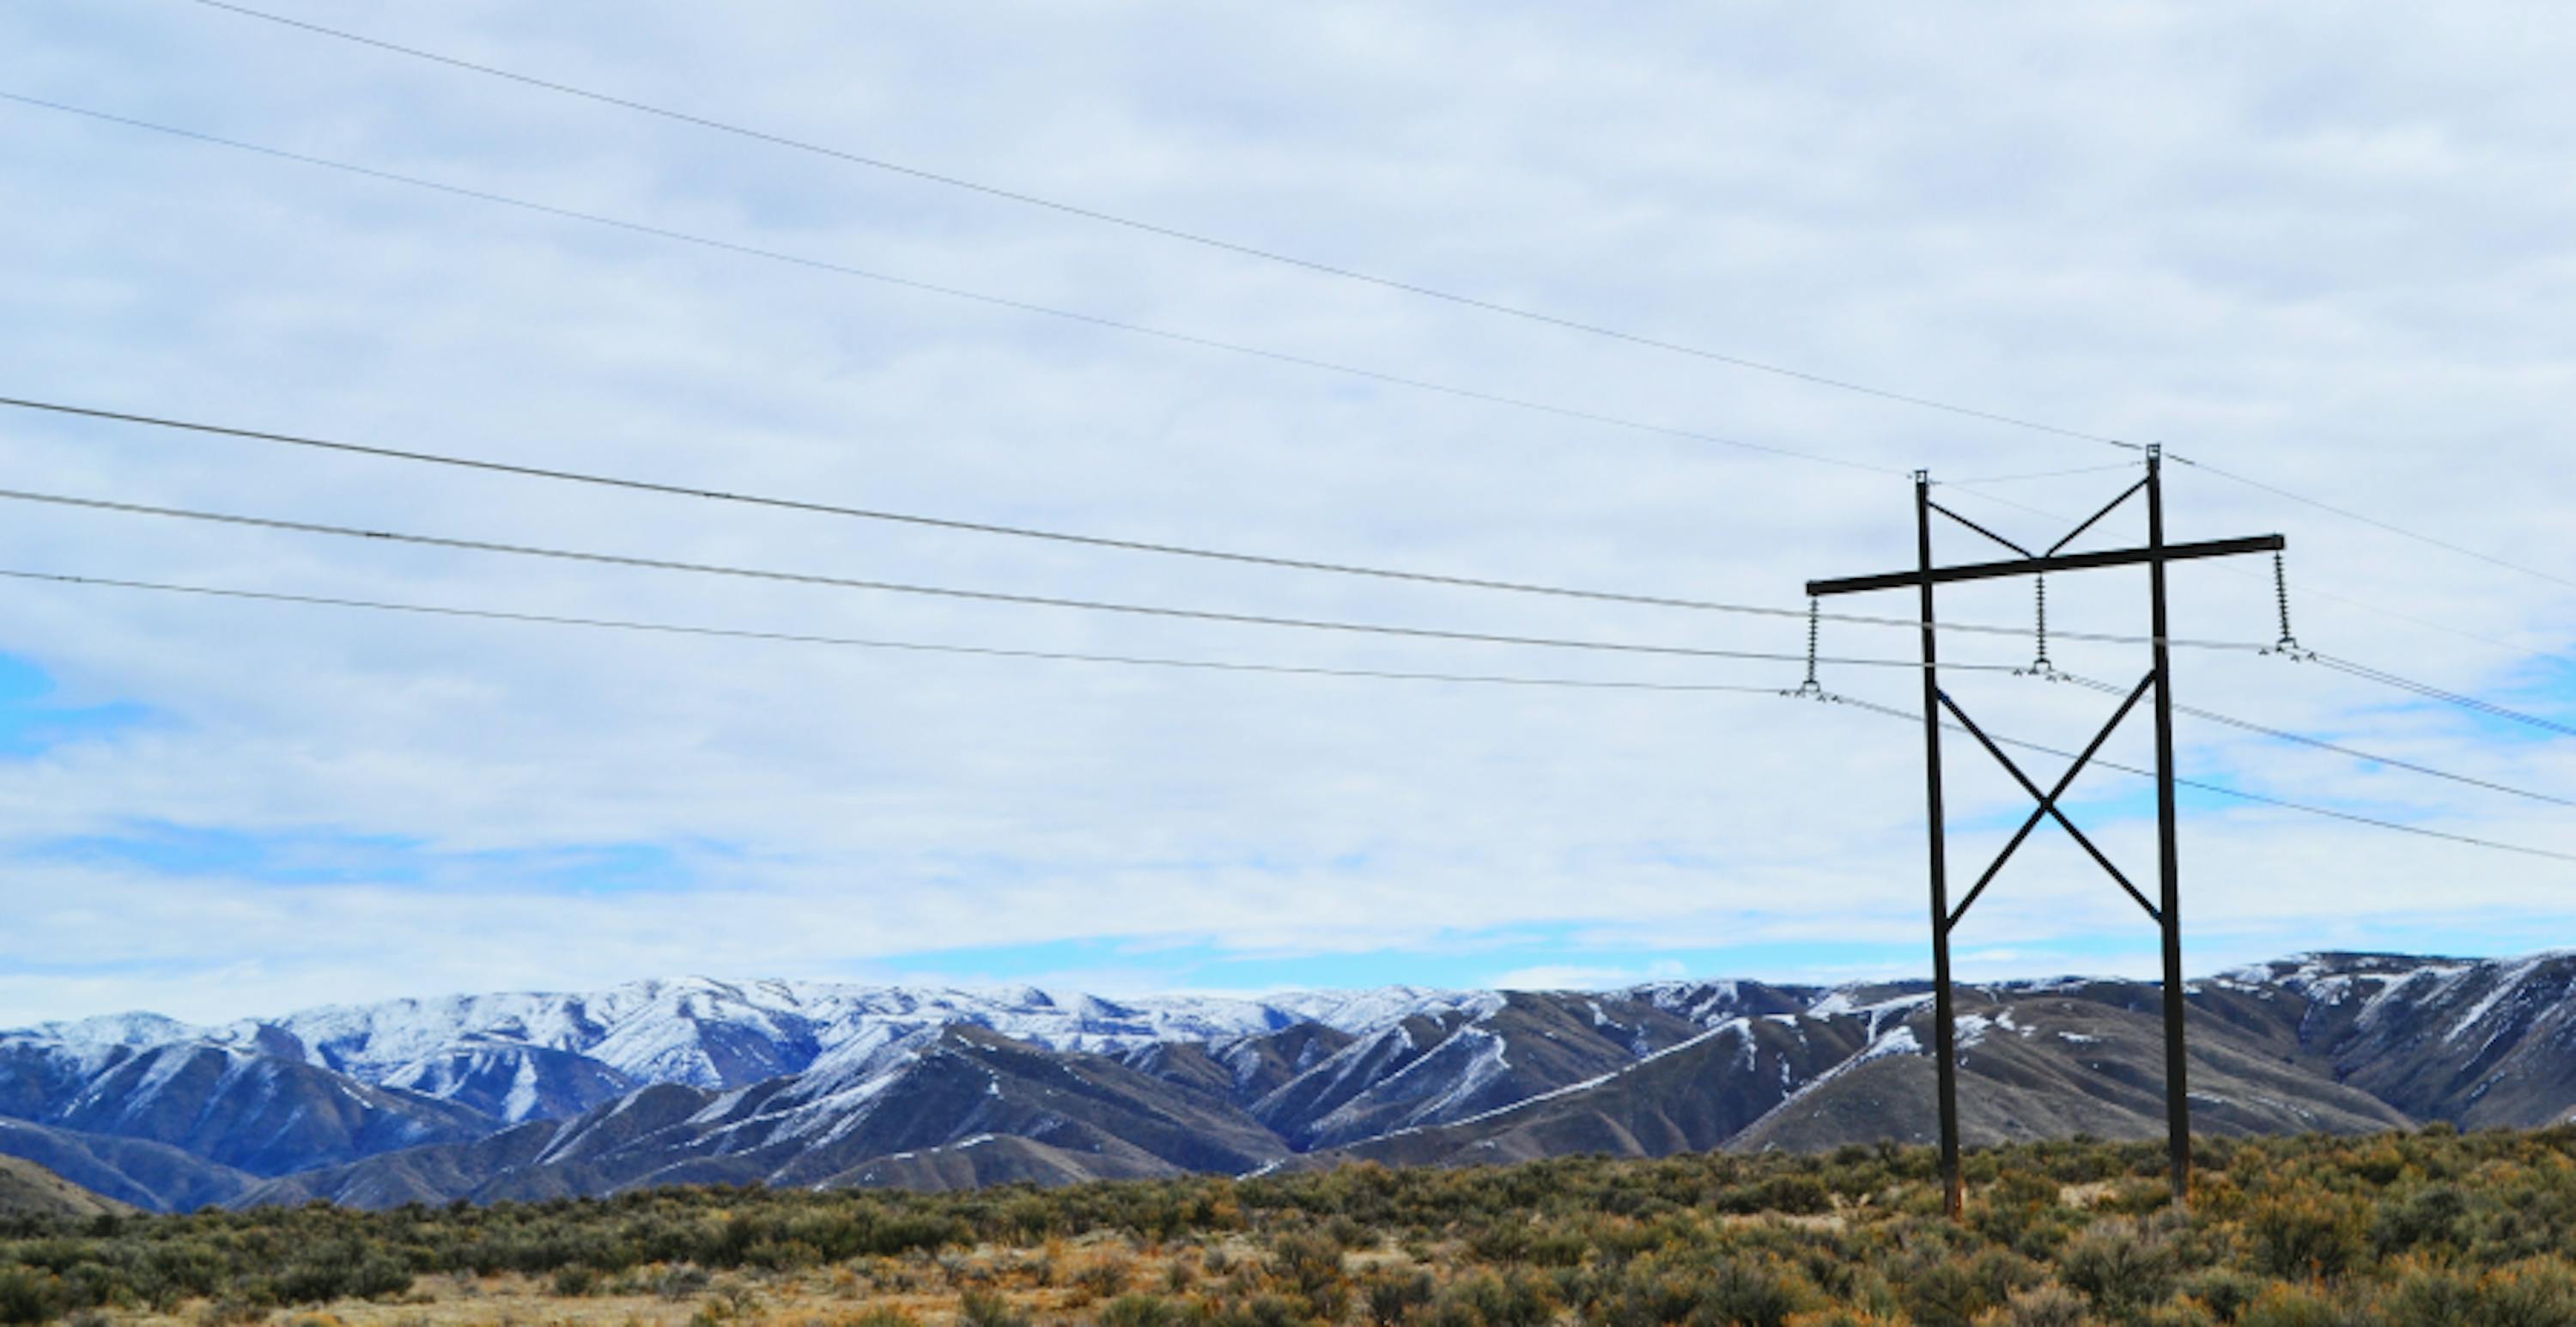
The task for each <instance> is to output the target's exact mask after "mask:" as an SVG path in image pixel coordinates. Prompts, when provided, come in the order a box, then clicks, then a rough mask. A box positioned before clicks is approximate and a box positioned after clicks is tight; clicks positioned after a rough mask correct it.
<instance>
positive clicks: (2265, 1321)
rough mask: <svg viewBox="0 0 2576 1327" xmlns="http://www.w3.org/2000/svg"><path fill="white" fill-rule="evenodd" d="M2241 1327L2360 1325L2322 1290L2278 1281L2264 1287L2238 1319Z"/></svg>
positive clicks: (2341, 1326)
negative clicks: (2281, 1283)
mask: <svg viewBox="0 0 2576 1327" xmlns="http://www.w3.org/2000/svg"><path fill="white" fill-rule="evenodd" d="M2236 1324H2237V1327H2357V1324H2355V1323H2354V1322H2353V1321H2352V1318H2351V1316H2350V1315H2348V1314H2346V1313H2345V1312H2343V1310H2341V1309H2339V1308H2338V1307H2336V1305H2335V1302H2334V1301H2333V1300H2331V1299H2328V1298H2327V1297H2326V1296H2325V1294H2324V1293H2323V1292H2321V1291H2318V1290H2315V1289H2313V1288H2310V1287H2305V1286H2291V1285H2275V1286H2273V1287H2271V1288H2270V1289H2268V1290H2266V1291H2264V1292H2263V1293H2262V1294H2261V1295H2260V1296H2258V1297H2257V1298H2256V1299H2255V1300H2254V1302H2253V1303H2252V1304H2249V1305H2247V1306H2246V1308H2245V1312H2244V1313H2243V1314H2241V1315H2239V1316H2238V1318H2237V1319H2236Z"/></svg>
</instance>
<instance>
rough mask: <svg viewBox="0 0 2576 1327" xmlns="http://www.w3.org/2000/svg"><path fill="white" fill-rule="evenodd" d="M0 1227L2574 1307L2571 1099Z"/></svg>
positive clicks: (2080, 1318)
mask: <svg viewBox="0 0 2576 1327" xmlns="http://www.w3.org/2000/svg"><path fill="white" fill-rule="evenodd" d="M2197 1162H2198V1167H2199V1170H2198V1183H2197V1185H2196V1188H2195V1192H2194V1201H2193V1203H2192V1204H2191V1206H2190V1207H2189V1209H2188V1210H2184V1209H2178V1208H2175V1207H2173V1206H2172V1205H2171V1204H2170V1203H2169V1202H2168V1200H2167V1196H2166V1193H2165V1184H2164V1181H2163V1164H2164V1159H2163V1156H2162V1153H2161V1150H2160V1149H2158V1148H2155V1147H2152V1146H2142V1145H2137V1144H2111V1143H2098V1142H2085V1141H2074V1142H2062V1143H2045V1144H2032V1145H2026V1146H2015V1147H2007V1148H1998V1149H1993V1150H1988V1151H1981V1152H1977V1153H1974V1154H1972V1156H1971V1158H1970V1165H1969V1179H1970V1185H1971V1188H1970V1211H1969V1217H1968V1219H1967V1220H1966V1221H1965V1222H1964V1223H1960V1224H1953V1223H1951V1222H1949V1221H1947V1220H1945V1219H1944V1218H1943V1217H1942V1215H1941V1212H1940V1188H1939V1184H1938V1182H1937V1180H1936V1178H1935V1176H1934V1174H1933V1160H1932V1157H1931V1155H1930V1154H1929V1153H1928V1152H1926V1151H1923V1150H1921V1149H1910V1148H1897V1147H1878V1148H1845V1149H1842V1150H1841V1151H1837V1152H1834V1153H1830V1154H1826V1155H1820V1156H1782V1155H1770V1156H1758V1157H1739V1156H1724V1155H1711V1156H1685V1157H1671V1158H1665V1159H1662V1160H1654V1161H1607V1160H1599V1159H1586V1158H1573V1159H1563V1160H1554V1161H1544V1162H1534V1163H1529V1164H1525V1165H1517V1166H1500V1167H1490V1168H1482V1169H1459V1170H1413V1171H1393V1170H1387V1169H1384V1168H1380V1167H1375V1166H1352V1167H1345V1168H1342V1169H1339V1170H1334V1171H1329V1172H1322V1173H1315V1174H1300V1175H1274V1176H1267V1177H1263V1178H1260V1179H1250V1180H1232V1179H1224V1178H1204V1179H1191V1180H1172V1181H1153V1182H1132V1183H1110V1184H1091V1185H1083V1186H1078V1187H1075V1188H1068V1189H1059V1190H1051V1191H1044V1192H1040V1191H1036V1190H1031V1189H1025V1188H1022V1189H1001V1190H985V1191H980V1192H973V1193H955V1194H933V1195H920V1194H896V1193H847V1192H844V1193H829V1194H821V1193H810V1192H771V1191H764V1190H745V1189H703V1188H702V1189H663V1190H653V1191H647V1192H640V1193H634V1194H627V1195H623V1196H620V1197H617V1198H611V1199H605V1200H597V1201H592V1200H570V1199H566V1200H558V1201H551V1202H542V1203H522V1204H503V1205H497V1206H493V1207H480V1208H477V1207H464V1206H457V1207H448V1208H436V1209H430V1208H409V1209H403V1210H399V1211H392V1212H378V1213H362V1212H352V1211H346V1210H342V1209H337V1208H330V1207H323V1206H312V1207H302V1208H290V1209H267V1210H261V1211H253V1212H242V1213H225V1212H209V1213H199V1214H195V1215H190V1216H176V1217H122V1218H120V1217H113V1216H106V1217H93V1218H88V1219H85V1220H74V1221H62V1220H56V1221H42V1220H25V1221H19V1222H15V1223H12V1224H8V1225H0V1322H10V1323H15V1322H30V1323H32V1322H44V1321H50V1320H55V1319H63V1318H69V1319H73V1320H77V1321H83V1322H88V1323H96V1324H101V1325H102V1327H103V1325H104V1324H106V1323H127V1322H134V1323H141V1322H171V1323H184V1324H188V1325H189V1327H232V1325H236V1324H243V1325H246V1324H252V1323H262V1324H271V1325H272V1327H446V1325H448V1324H459V1325H461V1324H469V1323H471V1324H485V1323H489V1324H506V1325H507V1327H539V1325H540V1324H550V1323H567V1324H627V1323H635V1324H648V1323H649V1324H669V1325H671V1327H681V1325H682V1324H695V1327H728V1325H730V1324H741V1325H742V1327H750V1325H751V1324H761V1323H780V1324H796V1323H803V1324H816V1325H817V1327H822V1325H825V1324H866V1327H900V1325H901V1324H907V1323H910V1324H919V1325H920V1327H947V1324H951V1323H960V1324H966V1325H967V1327H1015V1325H1016V1324H1027V1323H1099V1324H1102V1325H1103V1327H1294V1325H1295V1324H1353V1325H1358V1324H1367V1325H1369V1327H1415V1325H1418V1327H1539V1325H1540V1324H1546V1323H1558V1322H1583V1323H1608V1324H1621V1325H1623V1327H1624V1325H1626V1324H1639V1325H1641V1327H1642V1325H1644V1324H1661V1323H1689V1324H1703V1325H1705V1327H1724V1325H1725V1324H1737V1323H1741V1324H1751V1325H1754V1327H1851V1325H1854V1324H1894V1323H1913V1324H1925V1325H1927V1327H1946V1325H1949V1324H1960V1325H1963V1327H1964V1325H1966V1324H1998V1325H2000V1327H2076V1325H2078V1324H2089V1323H2102V1324H2142V1325H2146V1327H2192V1325H2196V1324H2221V1323H2236V1324H2246V1325H2248V1327H2416V1325H2418V1324H2423V1325H2426V1327H2431V1325H2433V1324H2446V1325H2447V1324H2476V1325H2478V1327H2485V1325H2487V1324H2495V1325H2497V1327H2576V1263H2571V1262H2570V1261H2569V1253H2570V1251H2571V1250H2576V1129H2571V1128H2559V1129H2551V1130H2544V1131H2539V1132H2495V1133H2479V1134H2472V1135H2466V1136H2463V1135H2459V1134H2456V1133H2453V1132H2451V1131H2449V1130H2447V1129H2440V1128H2436V1129H2431V1130H2426V1131H2423V1132H2420V1133H2411V1134H2389V1135H2375V1136H2369V1137H2360V1138H2328V1137H2321V1136H2310V1137H2302V1138H2273V1139H2246V1140H2232V1139H2206V1140H2202V1142H2201V1144H2200V1146H2199V1155H2198V1157H2197Z"/></svg>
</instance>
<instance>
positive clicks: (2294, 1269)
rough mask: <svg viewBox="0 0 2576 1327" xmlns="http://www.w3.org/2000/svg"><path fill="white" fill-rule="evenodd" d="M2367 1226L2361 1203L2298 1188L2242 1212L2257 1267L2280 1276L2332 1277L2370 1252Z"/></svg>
mask: <svg viewBox="0 0 2576 1327" xmlns="http://www.w3.org/2000/svg"><path fill="white" fill-rule="evenodd" d="M2368 1226H2369V1214H2368V1212H2367V1211H2366V1210H2365V1209H2364V1208H2363V1207H2362V1205H2361V1204H2360V1203H2359V1202H2357V1201H2355V1200H2352V1199H2346V1198H2341V1197H2337V1196H2335V1195H2332V1194H2323V1193H2315V1192H2306V1191H2302V1192H2299V1193H2294V1194H2290V1195H2287V1196H2284V1197H2278V1198H2271V1199H2267V1200H2265V1201H2262V1202H2258V1203H2256V1204H2255V1205H2254V1207H2253V1209H2252V1210H2251V1211H2249V1212H2247V1213H2246V1215H2245V1222H2244V1228H2245V1239H2246V1243H2247V1249H2246V1252H2247V1256H2248V1258H2249V1260H2250V1261H2251V1263H2252V1264H2253V1267H2254V1269H2255V1270H2257V1271H2260V1272H2264V1273H2267V1274H2269V1275H2271V1276H2276V1277H2279V1278H2280V1279H2282V1280H2284V1281H2302V1280H2310V1279H2317V1280H2326V1279H2332V1278H2334V1277H2338V1276H2341V1275H2343V1274H2344V1272H2345V1271H2346V1270H2348V1269H2350V1268H2351V1267H2352V1266H2353V1265H2354V1264H2355V1263H2358V1262H2360V1261H2361V1260H2362V1259H2363V1258H2364V1257H2365V1256H2367V1255H2368V1253H2369V1245H2368V1242H2367V1240H2366V1239H2365V1238H2364V1231H2366V1230H2367V1229H2368Z"/></svg>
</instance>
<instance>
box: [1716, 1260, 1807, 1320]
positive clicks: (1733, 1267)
mask: <svg viewBox="0 0 2576 1327" xmlns="http://www.w3.org/2000/svg"><path fill="white" fill-rule="evenodd" d="M1821 1300H1822V1296H1820V1295H1818V1294H1817V1293H1816V1288H1815V1286H1814V1285H1812V1284H1811V1283H1809V1282H1808V1280H1807V1278H1806V1277H1805V1276H1803V1275H1801V1274H1800V1273H1799V1272H1798V1271H1797V1270H1796V1269H1794V1268H1791V1267H1788V1266H1785V1265H1783V1264H1781V1263H1780V1262H1778V1261H1777V1260H1775V1259H1770V1258H1759V1259H1756V1258H1726V1259H1723V1260H1721V1261H1720V1262H1718V1264H1717V1265H1716V1266H1715V1267H1713V1268H1711V1269H1710V1270H1709V1274H1708V1279H1707V1280H1706V1282H1705V1283H1704V1284H1703V1285H1702V1287H1701V1290H1700V1293H1699V1303H1698V1305H1697V1306H1696V1309H1695V1311H1694V1313H1693V1314H1692V1318H1693V1320H1694V1321H1696V1322H1705V1323H1726V1324H1730V1325H1733V1324H1740V1325H1741V1327H1782V1324H1784V1323H1786V1322H1788V1320H1789V1317H1790V1315H1792V1314H1795V1313H1797V1312H1799V1311H1801V1310H1804V1309H1811V1308H1819V1307H1822V1303H1821Z"/></svg>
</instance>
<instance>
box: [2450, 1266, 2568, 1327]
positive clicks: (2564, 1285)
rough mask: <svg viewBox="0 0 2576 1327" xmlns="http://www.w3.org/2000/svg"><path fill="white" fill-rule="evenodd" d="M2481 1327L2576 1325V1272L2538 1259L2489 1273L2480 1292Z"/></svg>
mask: <svg viewBox="0 0 2576 1327" xmlns="http://www.w3.org/2000/svg"><path fill="white" fill-rule="evenodd" d="M2475 1302H2476V1305H2477V1315H2476V1317H2474V1318H2472V1319H2468V1320H2467V1321H2474V1322H2477V1323H2479V1324H2481V1327H2571V1325H2576V1268H2571V1267H2569V1266H2568V1265H2567V1263H2565V1262H2564V1261H2561V1260H2560V1259H2557V1258H2536V1259H2533V1260H2531V1261H2528V1262H2521V1263H2515V1264H2513V1265H2511V1266H2508V1267H2502V1268H2498V1269H2496V1270H2495V1271H2492V1272H2489V1273H2487V1274H2486V1275H2485V1276H2484V1277H2481V1278H2480V1279H2479V1281H2478V1285H2477V1289H2476V1299H2475Z"/></svg>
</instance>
